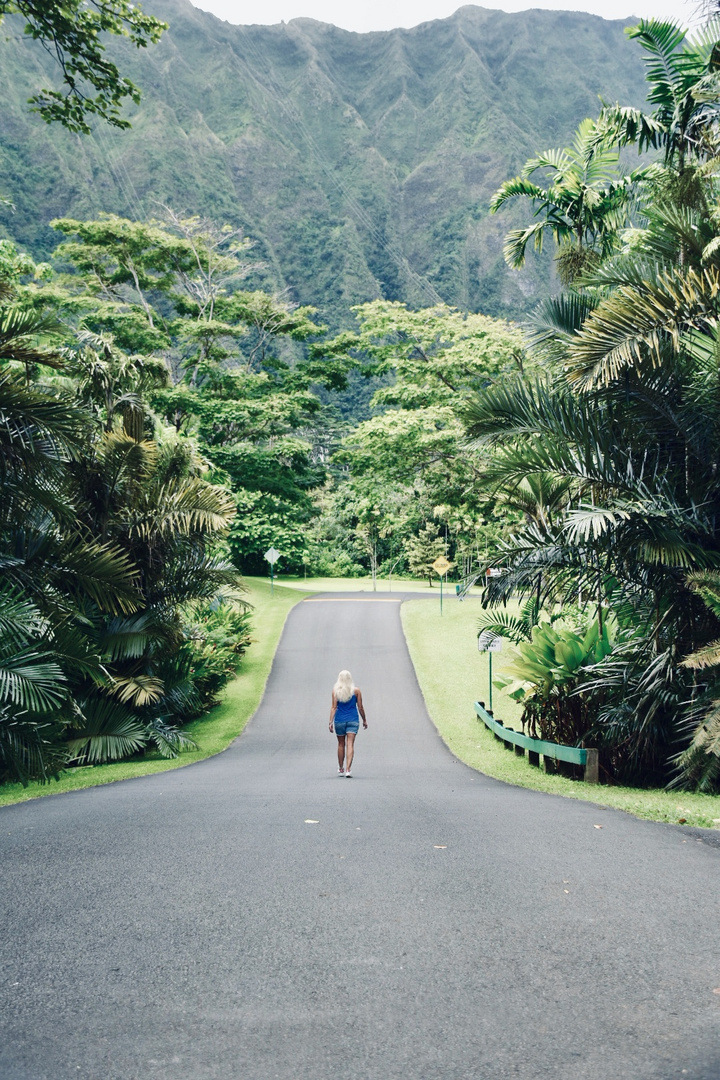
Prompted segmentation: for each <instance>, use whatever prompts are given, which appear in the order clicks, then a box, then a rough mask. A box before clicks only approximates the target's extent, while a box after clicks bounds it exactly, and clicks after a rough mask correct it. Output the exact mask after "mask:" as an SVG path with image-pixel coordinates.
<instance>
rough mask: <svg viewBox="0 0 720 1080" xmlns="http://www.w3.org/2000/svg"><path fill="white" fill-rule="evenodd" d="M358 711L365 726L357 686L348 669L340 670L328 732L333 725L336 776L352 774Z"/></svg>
mask: <svg viewBox="0 0 720 1080" xmlns="http://www.w3.org/2000/svg"><path fill="white" fill-rule="evenodd" d="M358 713H360V716H362V722H363V727H364V728H366V727H367V719H366V717H365V709H364V708H363V700H362V694H361V693H360V687H359V686H353V680H352V675H351V674H350V672H349V671H341V672H340V674H339V675H338V677H337V682H336V683H335V685H334V686H333V692H332V709H331V710H330V732H331V734H332V730H333V725H334V726H335V734H336V735H337V741H338V776H347V778H348V779H350V777H351V776H352V763H353V756H354V753H355V736H356V735H357V733H358V729H359V727H360V720H359V718H358Z"/></svg>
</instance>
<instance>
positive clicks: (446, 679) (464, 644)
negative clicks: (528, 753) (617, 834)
mask: <svg viewBox="0 0 720 1080" xmlns="http://www.w3.org/2000/svg"><path fill="white" fill-rule="evenodd" d="M480 611H481V608H480V604H479V603H478V602H477V601H476V600H466V601H464V602H463V603H458V601H457V600H456V599H455V598H454V597H453V599H452V600H451V601H450V603H448V604H446V605H445V607H444V612H443V616H442V618H441V616H440V610H439V605H437V606H436V605H435V604H428V603H427V602H426V601H424V600H423V601H421V600H408V601H406V602H405V603H404V604H403V606H402V621H403V628H404V630H405V637H406V639H407V643H408V647H409V649H410V655H411V657H412V660H413V664H414V665H415V671H416V672H417V677H418V681H419V683H420V687H421V689H422V692H423V695H424V697H425V702H426V704H427V708H428V712H429V713H430V716H431V717H432V719H433V721H434V723H435V726H436V727H437V729H438V731H439V732H440V734H441V736H442V738H443V739H444V740H445V742H446V743H447V745H448V746H449V747H450V749H451V750H452V752H453V753H454V754H455V755H456V756H457V757H459V758H460V760H461V761H464V762H465V763H466V764H468V765H471V766H472V767H473V768H474V769H479V770H480V771H481V772H484V773H486V774H487V775H488V776H494V777H495V778H496V779H498V780H505V781H507V782H508V783H509V784H517V785H518V786H520V787H528V788H534V789H535V790H537V791H548V792H552V793H553V794H555V795H566V796H569V797H570V798H573V799H585V800H587V801H589V802H594V803H599V804H601V805H603V806H613V807H616V808H617V809H619V810H626V811H628V812H629V813H631V814H635V815H636V816H637V817H642V818H649V819H651V820H652V821H672V822H677V821H678V820H679V819H680V818H685V819H686V822H687V824H688V825H698V826H703V827H706V828H714V829H717V828H719V827H720V796H717V795H690V794H687V793H686V792H674V793H673V792H667V791H663V790H656V789H652V790H641V789H636V788H626V787H606V786H604V785H597V786H595V785H589V784H583V783H579V782H577V781H573V780H568V779H565V778H564V777H560V776H549V775H546V774H545V773H544V772H542V771H541V770H540V769H537V768H534V767H533V766H532V765H530V764H529V763H528V761H527V757H522V758H521V757H517V756H516V755H515V754H514V753H513V752H512V751H511V750H506V749H505V748H504V744H503V743H500V742H498V741H497V739H495V738H494V737H493V736H492V735H491V734H490V732H489V731H488V730H487V728H486V727H485V725H484V724H482V723H481V722H480V721H479V720H478V719H477V718H476V717H475V713H474V710H473V703H474V702H475V701H478V700H481V701H485V703H486V704H487V703H488V699H489V694H488V655H487V653H479V652H478V650H477V640H476V635H475V624H476V622H477V619H478V616H479V615H480ZM506 657H507V652H496V653H495V654H494V657H493V676H495V675H496V674H499V673H501V672H502V670H503V660H504V658H506ZM493 707H494V713H495V716H496V717H497V719H499V720H502V721H503V722H504V723H506V724H509V725H510V726H512V727H519V724H517V723H514V721H517V720H518V719H519V716H520V712H521V709H520V706H519V705H518V704H517V703H516V702H514V701H513V700H512V699H511V698H508V697H507V696H505V695H504V694H503V693H502V692H501V691H499V690H497V689H494V690H493Z"/></svg>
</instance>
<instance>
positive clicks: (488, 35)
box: [0, 0, 645, 321]
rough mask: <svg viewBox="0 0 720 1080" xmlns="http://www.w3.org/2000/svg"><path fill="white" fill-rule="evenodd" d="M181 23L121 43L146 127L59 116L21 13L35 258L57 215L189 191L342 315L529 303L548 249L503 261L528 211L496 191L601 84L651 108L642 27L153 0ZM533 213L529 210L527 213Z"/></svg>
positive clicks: (183, 202)
mask: <svg viewBox="0 0 720 1080" xmlns="http://www.w3.org/2000/svg"><path fill="white" fill-rule="evenodd" d="M145 7H146V9H147V10H148V11H152V13H153V14H156V15H158V16H160V17H162V18H164V19H165V20H166V21H167V22H169V23H170V30H169V32H168V33H167V34H166V35H165V36H164V37H163V39H162V41H161V42H160V44H159V45H157V46H156V47H154V48H152V49H149V50H147V51H145V50H143V51H140V52H138V51H136V50H134V49H132V48H131V47H130V46H128V45H126V44H124V43H120V44H119V45H117V44H113V46H112V52H113V54H114V55H116V56H117V57H118V60H119V63H120V64H121V66H122V68H123V70H124V71H127V73H128V74H129V75H130V77H131V78H132V79H133V81H135V82H136V83H138V84H139V85H140V86H141V87H142V90H143V100H142V103H141V104H140V105H139V106H137V107H132V108H131V109H129V110H128V113H127V115H128V118H129V119H130V120H131V121H132V124H133V127H132V130H130V131H128V132H122V133H121V132H114V131H112V130H109V129H108V128H102V127H100V126H98V127H97V128H96V130H95V133H94V134H93V135H92V136H89V137H82V136H75V135H70V134H69V133H67V132H65V131H62V130H59V129H56V128H51V127H48V126H46V125H45V124H44V123H43V122H42V121H41V120H40V119H39V118H38V117H36V116H33V115H32V114H30V113H29V112H28V111H27V106H26V104H25V102H26V99H27V98H28V97H29V96H30V94H31V93H32V92H34V91H35V89H36V88H38V87H39V86H40V85H43V84H47V83H48V81H49V80H51V79H52V78H53V68H52V64H51V62H50V61H49V59H48V58H47V56H46V55H45V53H44V52H43V50H42V49H41V48H40V47H39V46H38V45H37V43H34V42H32V41H29V40H27V39H24V38H23V36H22V33H21V30H22V23H21V22H20V21H19V20H17V19H8V20H6V22H5V24H4V27H3V28H4V30H5V33H6V40H4V41H2V42H0V83H1V85H2V93H3V100H4V107H3V110H2V112H1V113H0V168H1V169H2V181H0V190H2V191H3V192H4V193H5V194H7V195H9V196H10V197H11V198H12V200H13V202H14V204H15V211H14V213H10V212H7V211H4V212H3V213H2V224H3V225H4V228H5V230H6V231H7V232H8V233H9V234H11V235H13V236H15V237H16V238H17V239H18V240H20V241H21V242H23V243H24V244H26V245H27V246H28V247H29V248H30V249H31V250H32V251H33V252H34V253H35V254H41V253H43V252H46V251H48V250H50V249H51V248H52V247H53V246H54V244H55V242H56V238H55V235H54V234H53V233H52V231H51V230H50V229H49V228H48V227H47V222H48V221H50V219H51V218H53V217H55V216H59V215H71V216H78V217H81V216H82V217H87V216H91V215H95V214H97V213H98V212H100V211H112V212H116V213H120V214H122V215H125V216H128V217H145V216H148V217H152V216H155V215H157V214H158V213H159V205H158V204H159V203H163V202H165V203H169V204H171V205H172V206H173V207H175V208H176V209H178V210H187V211H192V212H197V213H202V214H204V215H208V216H211V217H213V218H216V219H220V220H225V221H228V222H230V223H232V224H235V225H237V224H241V225H243V226H244V228H245V230H246V233H247V234H248V235H249V236H251V237H252V238H253V239H254V240H255V241H256V255H257V256H258V257H259V258H261V259H263V260H264V262H265V265H266V270H265V271H264V275H265V281H264V284H266V285H268V284H269V285H272V286H273V287H276V288H284V289H287V290H289V293H290V295H291V296H292V297H293V298H294V299H296V300H298V301H300V302H302V303H312V304H315V305H316V306H317V307H319V308H320V310H321V312H322V313H323V315H325V316H326V317H331V316H330V313H331V312H335V313H336V314H335V317H331V321H336V319H337V312H338V311H345V312H346V311H347V308H348V307H349V306H350V305H351V304H353V303H358V302H361V301H363V300H367V299H371V298H374V297H378V296H383V297H386V298H389V299H401V300H406V301H408V302H409V303H411V304H429V303H432V302H434V301H436V300H437V299H440V298H441V299H442V300H445V301H447V302H448V303H451V304H454V305H458V306H459V307H462V308H467V309H470V310H482V311H485V312H486V313H488V314H505V315H511V316H512V315H517V314H518V313H520V312H522V311H524V310H527V308H528V307H529V306H532V303H533V302H534V301H535V299H537V297H539V296H541V295H543V294H545V293H546V292H547V290H548V289H549V288H550V284H551V281H550V279H551V263H550V261H549V259H548V258H547V257H544V258H542V259H534V258H533V259H530V260H529V264H528V267H527V268H526V270H524V271H523V272H521V273H517V272H511V271H509V270H508V269H507V268H506V267H505V265H504V263H503V260H502V254H501V247H502V237H503V235H504V233H505V231H506V230H507V229H508V228H509V227H510V226H511V225H512V224H513V223H514V222H515V220H516V219H515V218H514V217H513V214H512V213H511V212H508V213H507V214H502V215H497V216H494V217H493V216H489V215H488V211H487V204H488V200H489V197H490V195H491V194H492V192H493V191H494V190H495V188H496V187H497V186H498V185H499V184H500V183H501V181H502V180H504V179H505V178H506V177H508V176H510V175H513V174H514V173H515V172H516V171H517V170H518V169H519V168H520V167H521V166H522V164H523V162H524V161H525V159H526V158H527V157H529V156H530V155H531V154H532V153H534V152H535V151H537V150H540V149H547V148H548V147H552V146H559V145H563V144H564V143H566V142H568V141H569V140H570V138H571V136H572V133H573V131H574V128H575V127H576V126H577V124H578V123H579V121H580V120H581V119H582V118H583V117H585V116H587V115H596V114H597V111H598V108H599V101H598V97H599V96H601V97H602V98H603V99H605V100H608V101H614V100H620V101H622V102H623V103H625V104H636V105H639V104H641V103H642V100H643V97H644V92H645V88H644V82H643V70H642V64H641V61H640V57H639V51H638V49H637V46H635V45H634V44H633V43H631V42H628V41H627V40H626V39H625V37H624V34H623V28H624V26H625V25H628V24H627V23H621V22H608V21H605V20H603V19H599V18H596V17H594V16H590V15H585V14H578V13H570V12H548V11H528V12H523V13H521V14H516V15H508V14H504V13H503V12H499V11H489V10H485V9H482V8H478V7H463V8H461V9H460V10H459V11H458V12H456V14H455V15H454V16H452V18H449V19H443V20H438V21H434V22H428V23H424V24H422V25H421V26H418V27H415V28H414V29H411V30H393V31H388V32H380V33H372V34H354V33H350V32H348V31H345V30H339V29H337V28H336V27H333V26H329V25H326V24H324V23H318V22H314V21H313V20H309V19H296V20H293V21H292V22H290V23H288V24H282V25H278V26H233V25H230V24H229V23H224V22H221V21H220V20H218V19H216V18H215V17H214V16H212V15H209V14H206V13H205V12H201V11H199V10H197V9H196V8H193V7H192V6H191V5H190V4H189V3H187V2H186V0H146V2H145ZM525 212H526V208H525Z"/></svg>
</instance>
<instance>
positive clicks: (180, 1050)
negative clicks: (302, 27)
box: [0, 594, 720, 1080]
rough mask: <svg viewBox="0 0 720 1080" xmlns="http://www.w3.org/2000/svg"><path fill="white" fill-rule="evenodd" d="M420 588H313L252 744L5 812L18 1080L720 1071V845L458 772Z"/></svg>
mask: <svg viewBox="0 0 720 1080" xmlns="http://www.w3.org/2000/svg"><path fill="white" fill-rule="evenodd" d="M398 600H399V597H398V596H397V595H395V594H377V595H368V594H366V595H363V596H358V595H357V594H355V595H353V596H345V597H341V596H337V595H335V596H332V597H327V598H322V597H320V598H318V597H313V598H312V599H309V600H306V601H304V602H302V603H300V604H298V605H297V607H296V608H295V609H294V610H293V611H292V612H291V614H290V617H289V619H288V623H287V626H286V629H285V632H284V635H283V638H282V641H281V644H280V648H279V650H278V654H277V657H276V660H275V664H274V667H273V670H272V674H271V677H270V681H269V683H268V687H267V691H266V694H265V697H264V700H263V702H262V705H261V707H260V709H259V711H258V713H257V714H256V716H255V718H254V719H253V721H252V722H251V724H250V725H249V726H248V728H247V730H246V731H245V733H244V734H243V735H242V736H241V738H240V739H238V740H237V741H236V742H235V743H234V744H233V745H232V747H231V748H230V749H229V750H228V751H227V752H226V753H224V754H221V755H219V756H218V757H215V758H212V759H210V760H208V761H205V762H202V763H200V764H197V765H194V766H191V767H189V768H185V769H179V770H176V771H173V772H169V773H166V774H161V775H158V776H153V777H147V778H143V779H139V780H132V781H126V782H123V783H118V784H113V785H110V786H108V787H99V788H91V789H87V790H85V791H81V792H77V793H73V794H66V795H58V796H55V797H52V798H46V799H40V800H37V801H34V802H30V803H26V804H24V805H23V804H21V805H18V806H14V807H9V808H7V809H5V810H3V811H0V853H1V855H2V860H3V863H2V865H3V874H2V890H1V892H2V937H1V939H0V956H1V958H2V968H1V970H2V979H1V980H0V1010H1V1017H2V1031H1V1032H0V1077H2V1080H69V1078H71V1077H72V1078H82V1080H401V1078H402V1080H540V1078H544V1077H548V1078H550V1077H551V1078H553V1080H676V1078H677V1080H682V1078H685V1077H687V1078H688V1080H718V1078H720V1039H719V1038H718V1027H719V1025H718V1020H719V1019H720V995H719V994H714V993H713V990H714V989H715V988H720V953H719V951H718V947H717V946H718V925H719V922H718V899H719V897H720V888H719V884H720V882H719V874H718V872H719V870H720V850H719V849H718V848H717V847H714V846H713V845H712V844H710V843H708V842H706V841H705V840H703V839H698V836H697V835H696V834H695V833H693V832H691V831H689V830H683V829H682V828H679V827H673V826H663V825H657V824H653V823H648V822H643V821H637V820H635V819H633V818H631V817H629V816H627V815H625V814H622V813H619V812H614V811H609V810H604V809H601V808H598V807H595V806H592V805H589V804H585V803H581V802H576V801H574V800H566V799H561V798H556V797H553V796H548V795H543V794H540V793H536V792H530V791H524V790H520V789H516V788H512V787H509V786H507V785H504V784H501V783H498V782H496V781H493V780H490V779H488V778H486V777H485V776H482V775H481V774H479V773H476V772H473V771H472V770H471V769H469V768H466V767H465V766H464V765H462V764H461V763H460V762H458V761H457V760H455V759H454V758H453V757H452V755H451V754H450V753H449V752H448V750H447V749H446V748H445V746H444V745H443V743H442V742H441V740H440V738H439V737H438V735H437V733H436V731H435V729H434V727H433V726H432V724H431V722H430V720H429V718H428V716H427V713H426V711H425V707H424V704H423V700H422V697H421V694H420V691H419V689H418V686H417V682H416V680H415V675H414V672H413V669H412V665H411V663H410V659H409V657H408V653H407V649H406V646H405V642H404V639H403V635H402V630H401V626H400V614H399V603H398ZM343 667H348V668H349V669H350V670H351V671H352V673H353V675H354V676H355V679H356V680H357V682H358V683H359V685H360V686H361V688H362V690H363V696H364V699H365V702H366V708H367V713H368V721H369V725H370V726H369V730H368V731H367V732H363V731H362V730H361V732H360V734H359V736H358V740H357V756H356V762H355V767H354V770H353V771H354V777H353V779H352V780H345V779H339V778H338V777H337V775H336V762H335V752H334V744H335V739H334V737H331V736H330V735H329V733H328V730H327V720H328V713H329V699H330V688H331V686H332V683H333V681H334V679H335V677H336V675H337V672H338V670H339V669H340V668H343ZM468 695H469V697H468V709H469V710H470V708H471V701H470V697H471V695H472V687H471V686H470V685H469V686H468ZM598 825H599V826H602V828H597V827H596V826H598Z"/></svg>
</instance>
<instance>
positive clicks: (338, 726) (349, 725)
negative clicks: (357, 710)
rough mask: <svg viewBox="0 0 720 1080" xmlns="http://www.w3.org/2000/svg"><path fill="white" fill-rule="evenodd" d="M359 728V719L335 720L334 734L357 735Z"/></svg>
mask: <svg viewBox="0 0 720 1080" xmlns="http://www.w3.org/2000/svg"><path fill="white" fill-rule="evenodd" d="M359 730H360V721H359V720H358V719H357V718H356V719H355V720H336V721H335V734H336V735H357V733H358V731H359Z"/></svg>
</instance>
